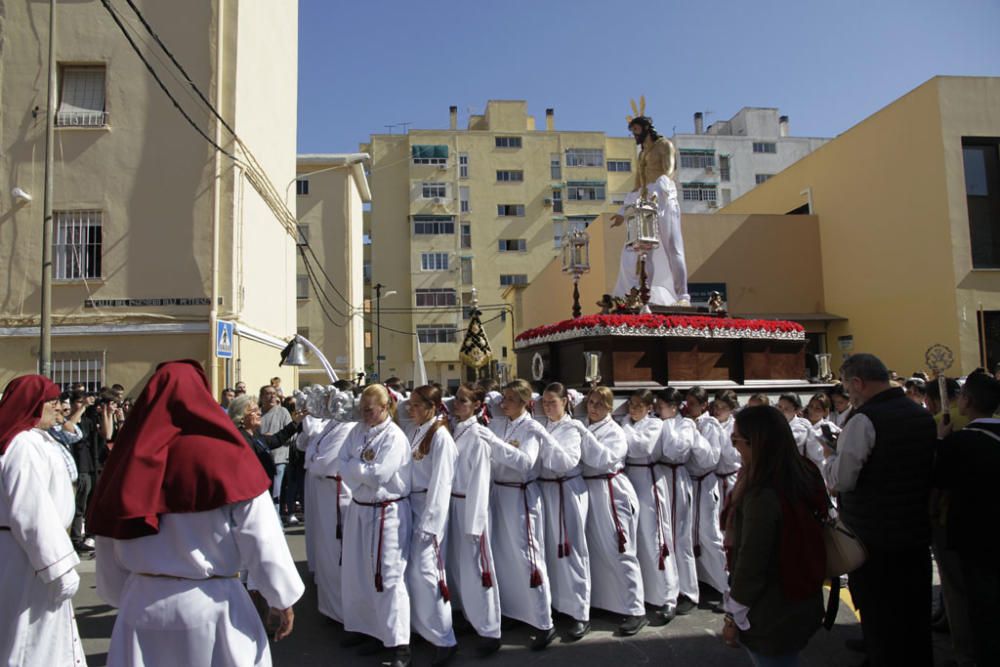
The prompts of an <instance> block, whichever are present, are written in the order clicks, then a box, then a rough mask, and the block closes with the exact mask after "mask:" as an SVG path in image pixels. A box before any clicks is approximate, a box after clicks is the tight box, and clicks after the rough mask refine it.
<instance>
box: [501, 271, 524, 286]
mask: <svg viewBox="0 0 1000 667" xmlns="http://www.w3.org/2000/svg"><path fill="white" fill-rule="evenodd" d="M527 284H528V276H527V274H525V273H501V274H500V287H507V286H508V285H527Z"/></svg>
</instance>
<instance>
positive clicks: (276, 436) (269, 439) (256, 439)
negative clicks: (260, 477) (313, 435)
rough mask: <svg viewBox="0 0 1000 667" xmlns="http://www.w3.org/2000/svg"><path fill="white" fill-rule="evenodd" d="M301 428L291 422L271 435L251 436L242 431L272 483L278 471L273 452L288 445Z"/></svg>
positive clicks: (258, 434)
mask: <svg viewBox="0 0 1000 667" xmlns="http://www.w3.org/2000/svg"><path fill="white" fill-rule="evenodd" d="M300 428H301V424H299V423H297V422H289V423H288V424H287V425H286V426H285V427H284V428H283V429H281V430H280V431H278V432H277V433H272V434H271V435H263V434H260V433H257V434H254V435H251V434H249V433H247V432H246V431H244V430H243V429H240V433H242V434H243V437H244V438H246V441H247V444H248V445H250V449H252V450H253V452H254V454H256V455H257V459H258V460H259V461H260V464H261V465H262V466H263V467H264V472H266V473H267V477H268V479H270V480H271V482H272V483H273V482H274V476H275V475H276V474H277V472H278V470H277V468H276V467H275V465H274V458H272V457H271V450H272V449H278V448H279V447H284V446H285V445H287V444H288V439H289V438H291V437H292V436H294V435H295V434H296V433H298V432H299V429H300Z"/></svg>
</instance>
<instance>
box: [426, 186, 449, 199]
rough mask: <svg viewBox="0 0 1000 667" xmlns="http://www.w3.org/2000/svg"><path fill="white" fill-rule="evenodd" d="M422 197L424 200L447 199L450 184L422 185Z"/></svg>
mask: <svg viewBox="0 0 1000 667" xmlns="http://www.w3.org/2000/svg"><path fill="white" fill-rule="evenodd" d="M420 191H421V194H420V196H421V197H423V198H424V199H434V198H435V197H447V196H448V184H447V183H421V184H420Z"/></svg>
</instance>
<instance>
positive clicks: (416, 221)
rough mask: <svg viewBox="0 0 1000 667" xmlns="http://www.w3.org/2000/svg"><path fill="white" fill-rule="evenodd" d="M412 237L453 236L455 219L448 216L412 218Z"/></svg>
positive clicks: (417, 216) (419, 216)
mask: <svg viewBox="0 0 1000 667" xmlns="http://www.w3.org/2000/svg"><path fill="white" fill-rule="evenodd" d="M413 233H414V235H422V236H426V235H432V234H454V233H455V218H453V217H452V216H450V215H415V216H413Z"/></svg>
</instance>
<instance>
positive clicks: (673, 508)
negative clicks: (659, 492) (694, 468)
mask: <svg viewBox="0 0 1000 667" xmlns="http://www.w3.org/2000/svg"><path fill="white" fill-rule="evenodd" d="M657 465H662V466H667V467H668V468H670V486H671V489H670V490H671V493H670V541H671V542H673V545H674V548H675V549H676V548H677V469H678V468H683V467H684V464H683V463H667V462H666V461H660V462H659V463H658V464H657Z"/></svg>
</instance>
